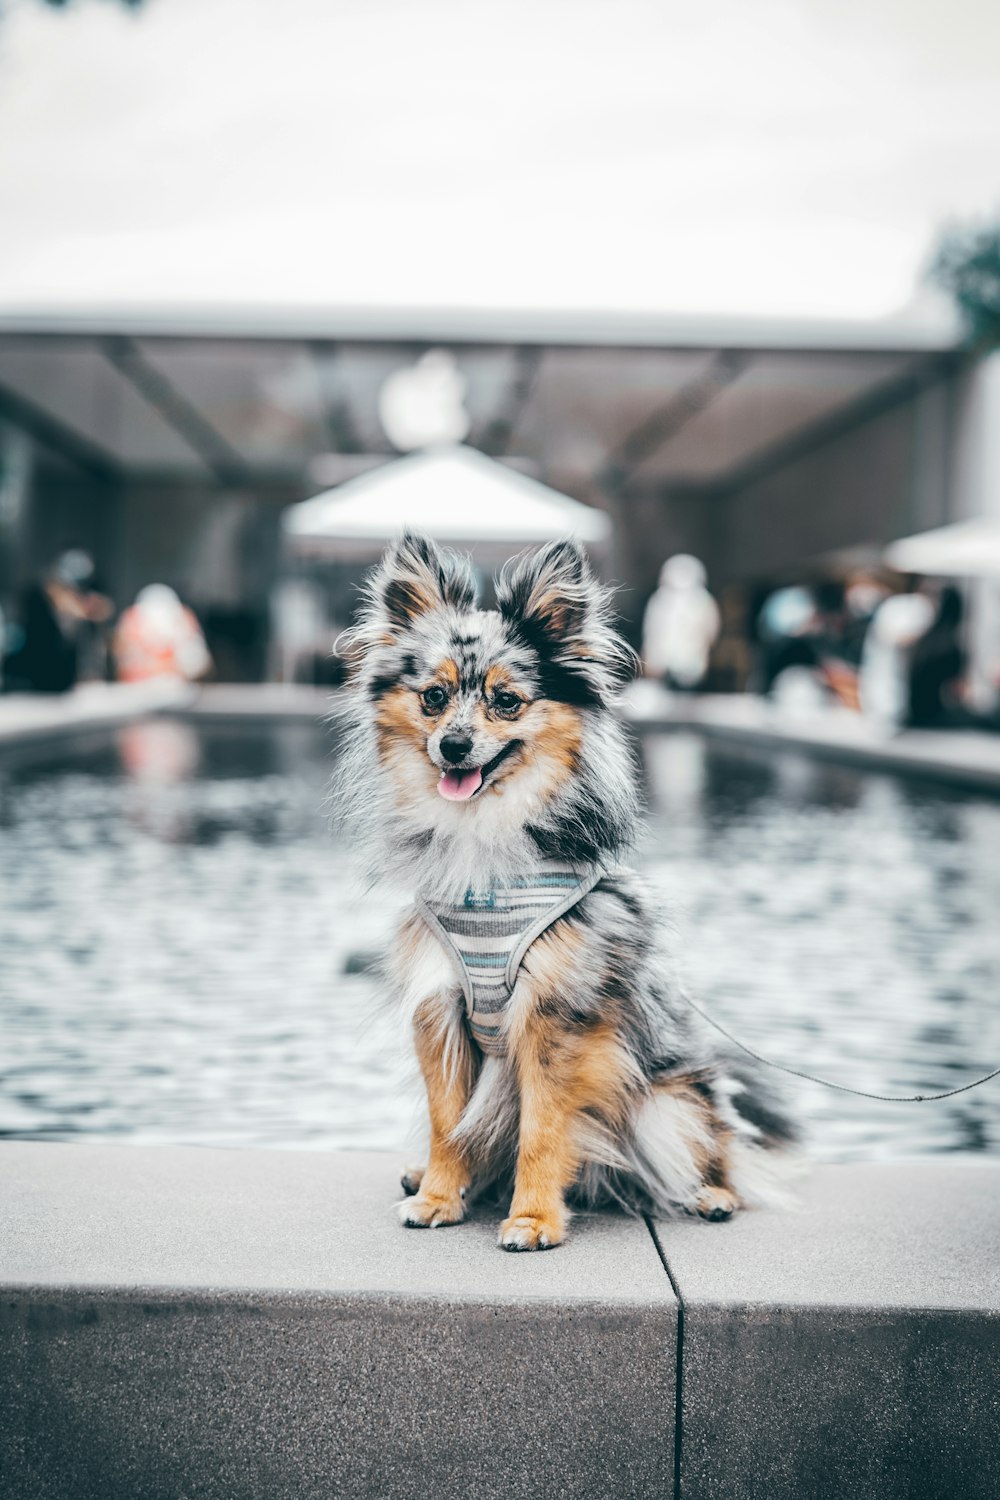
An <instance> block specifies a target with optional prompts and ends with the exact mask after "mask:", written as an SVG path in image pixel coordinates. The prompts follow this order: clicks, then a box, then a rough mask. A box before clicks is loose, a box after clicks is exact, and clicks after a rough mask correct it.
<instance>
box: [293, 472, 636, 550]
mask: <svg viewBox="0 0 1000 1500" xmlns="http://www.w3.org/2000/svg"><path fill="white" fill-rule="evenodd" d="M283 524H284V528H285V535H286V538H287V540H288V543H289V546H290V547H291V549H292V551H293V552H295V553H296V554H298V555H299V556H307V557H308V556H311V557H325V558H330V559H339V558H345V559H346V558H369V557H372V556H374V555H375V554H377V553H378V552H380V551H381V550H382V548H383V547H384V546H385V544H386V542H388V541H390V540H391V539H392V538H393V537H395V536H399V534H400V533H401V532H402V531H403V530H404V528H405V527H411V528H412V529H414V530H417V531H422V532H425V533H427V534H428V535H429V536H432V537H433V538H434V539H435V540H436V541H440V542H446V543H449V544H451V545H453V546H460V547H465V548H470V549H471V550H472V551H473V552H474V553H475V554H476V555H477V556H478V557H480V558H482V559H483V560H490V561H492V560H493V559H494V558H495V557H497V556H500V557H503V558H506V557H509V556H510V555H511V553H513V552H517V551H518V550H519V549H520V548H522V547H527V546H531V545H537V544H538V543H540V542H546V541H550V540H552V539H553V538H556V537H564V536H573V537H576V538H577V539H578V540H579V541H581V542H584V543H586V544H587V545H588V546H589V547H590V548H591V549H592V550H596V551H600V550H602V548H603V547H605V546H606V544H607V542H608V540H609V538H610V535H611V521H610V518H609V517H608V516H607V515H606V514H605V512H604V511H601V510H596V509H594V508H593V507H591V506H588V505H581V504H580V503H579V501H577V500H571V499H570V497H569V496H568V495H561V494H559V492H558V491H557V490H553V489H550V488H549V487H548V486H547V485H544V484H539V483H538V481H537V480H534V479H529V478H528V477H527V476H526V475H524V474H519V473H518V472H517V471H516V470H515V469H511V468H508V467H507V465H506V464H501V463H497V462H496V461H495V460H494V459H492V458H487V457H485V455H484V454H482V453H478V452H477V451H476V450H475V449H473V448H466V447H463V446H455V447H448V448H435V449H430V450H427V451H425V452H423V453H417V454H413V455H412V456H410V457H409V458H401V459H398V460H396V461H395V462H392V463H387V464H384V465H383V466H382V467H381V468H378V469H374V470H372V471H370V472H369V473H367V474H362V475H360V476H359V477H358V478H357V479H351V480H348V481H347V482H346V483H345V484H341V485H338V486H337V487H336V488H335V489H332V490H326V491H324V493H323V494H321V495H316V496H314V498H313V499H312V500H305V501H303V502H302V504H300V505H293V506H292V507H291V508H290V509H289V510H287V511H286V512H285V515H284V518H283Z"/></svg>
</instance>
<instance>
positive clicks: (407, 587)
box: [341, 531, 476, 653]
mask: <svg viewBox="0 0 1000 1500" xmlns="http://www.w3.org/2000/svg"><path fill="white" fill-rule="evenodd" d="M475 602H476V588H475V582H474V579H473V575H472V567H471V565H470V563H469V561H468V559H467V558H464V557H459V556H458V554H457V553H454V552H450V551H445V550H442V549H441V548H439V547H438V546H436V545H435V543H434V542H432V541H431V539H430V537H426V536H421V535H420V534H419V533H418V532H415V531H405V532H404V533H403V535H402V536H401V537H400V538H399V540H398V541H395V542H392V543H391V544H390V545H389V546H388V547H387V548H386V550H385V552H384V553H383V555H382V558H381V561H380V562H379V563H378V564H377V566H376V567H375V568H374V569H373V570H372V572H371V573H370V574H369V576H368V579H367V580H366V583H365V589H364V601H363V603H362V606H361V609H360V610H359V612H358V618H357V622H356V624H355V625H354V626H353V628H352V629H350V630H347V631H345V632H344V635H343V637H342V638H341V639H342V641H343V643H344V647H345V648H346V651H347V652H351V651H352V650H353V651H361V652H362V653H364V652H367V651H368V650H370V649H371V648H372V647H376V646H393V645H395V644H396V643H397V641H398V640H399V639H400V637H401V636H402V635H403V634H404V633H405V631H406V630H407V629H408V628H409V626H411V625H412V624H413V622H414V621H415V620H417V619H419V618H420V616H421V615H426V614H429V613H430V612H431V610H434V609H442V608H444V607H445V606H451V608H453V609H472V608H473V607H474V606H475Z"/></svg>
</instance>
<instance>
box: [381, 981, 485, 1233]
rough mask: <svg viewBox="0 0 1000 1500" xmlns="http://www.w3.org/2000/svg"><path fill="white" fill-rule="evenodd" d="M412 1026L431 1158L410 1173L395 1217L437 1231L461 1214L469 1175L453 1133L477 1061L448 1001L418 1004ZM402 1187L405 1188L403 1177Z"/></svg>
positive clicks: (459, 1218) (414, 1226)
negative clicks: (406, 1193)
mask: <svg viewBox="0 0 1000 1500" xmlns="http://www.w3.org/2000/svg"><path fill="white" fill-rule="evenodd" d="M413 1030H414V1037H415V1040H416V1048H417V1058H418V1061H419V1063H420V1070H421V1072H422V1073H423V1075H424V1086H425V1087H426V1090H427V1107H428V1113H429V1115H430V1136H431V1140H430V1157H429V1160H428V1163H427V1167H426V1170H425V1171H423V1172H422V1173H420V1174H419V1176H418V1174H417V1173H414V1177H415V1178H416V1179H417V1180H416V1181H415V1182H414V1190H413V1196H412V1197H409V1198H407V1199H406V1200H405V1201H404V1202H403V1203H401V1204H400V1205H399V1217H400V1219H401V1220H402V1222H403V1223H404V1224H405V1225H406V1226H407V1227H408V1228H411V1229H437V1228H440V1227H441V1226H443V1225H445V1224H460V1223H461V1222H462V1220H463V1219H464V1218H465V1195H466V1193H467V1191H468V1189H469V1183H470V1176H471V1174H470V1170H469V1163H468V1160H467V1158H466V1155H465V1152H464V1151H463V1149H462V1148H461V1146H459V1145H457V1144H456V1143H455V1142H454V1141H453V1139H452V1132H453V1131H454V1129H455V1127H456V1125H457V1124H458V1122H459V1120H460V1119H461V1118H462V1114H463V1112H464V1110H465V1107H466V1105H467V1104H468V1102H469V1099H470V1097H471V1094H472V1090H473V1087H474V1085H475V1081H476V1074H477V1072H478V1059H477V1054H476V1053H475V1052H474V1050H473V1047H472V1044H471V1043H470V1041H469V1038H468V1035H467V1034H466V1031H465V1027H464V1025H463V1023H462V1017H461V1012H460V1011H459V1010H458V1009H457V1008H456V1006H455V1004H454V1001H453V1000H451V999H444V998H435V999H432V1000H427V1001H425V1002H424V1004H423V1005H420V1006H418V1007H417V1009H416V1011H415V1013H414V1019H413ZM407 1176H409V1174H407ZM403 1188H404V1191H409V1189H408V1187H407V1181H406V1178H404V1180H403Z"/></svg>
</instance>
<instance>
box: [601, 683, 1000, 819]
mask: <svg viewBox="0 0 1000 1500" xmlns="http://www.w3.org/2000/svg"><path fill="white" fill-rule="evenodd" d="M622 707H623V713H624V716H625V718H626V719H627V720H628V721H629V723H631V724H633V725H634V726H635V727H636V728H637V729H695V730H697V731H698V732H699V733H700V734H704V735H706V736H707V737H708V738H710V739H718V740H731V741H733V742H735V743H740V744H746V745H766V746H770V747H777V748H782V747H783V748H786V749H792V750H805V751H807V752H808V753H809V754H810V755H815V756H818V757H821V758H823V759H826V760H835V761H840V762H847V763H849V764H855V765H859V766H865V767H867V768H868V769H870V770H875V771H892V772H900V771H902V772H904V773H909V774H911V775H913V774H917V775H921V776H928V777H931V778H932V779H934V780H936V781H945V782H949V783H951V784H953V785H956V786H969V787H977V788H981V789H982V790H984V791H991V792H998V791H1000V734H987V733H985V732H980V731H972V730H956V731H950V730H937V729H907V730H903V731H902V732H901V733H899V734H896V735H887V734H884V733H882V732H881V731H880V730H878V729H877V728H876V727H875V726H874V725H872V724H871V723H870V722H869V721H868V720H866V719H864V718H862V716H861V715H860V714H855V713H851V712H850V711H849V710H847V709H830V710H828V711H827V712H825V713H809V714H791V713H782V712H780V711H779V710H777V709H776V708H775V707H774V706H773V705H772V704H770V703H768V702H766V701H765V700H763V699H761V698H757V697H755V696H754V695H753V694H750V693H731V694H706V695H698V694H684V693H668V692H667V691H666V689H665V688H662V687H660V686H659V684H658V683H655V682H649V681H641V682H636V683H633V684H632V686H631V688H630V689H629V690H628V692H627V693H626V694H625V697H624V701H623V705H622Z"/></svg>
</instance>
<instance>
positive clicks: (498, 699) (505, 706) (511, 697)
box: [493, 691, 521, 714]
mask: <svg viewBox="0 0 1000 1500" xmlns="http://www.w3.org/2000/svg"><path fill="white" fill-rule="evenodd" d="M493 707H494V708H496V709H499V711H500V713H502V714H513V713H516V712H517V710H518V709H519V708H520V707H521V700H520V698H519V697H518V696H517V694H516V693H507V692H502V691H501V692H499V693H494V694H493Z"/></svg>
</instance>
